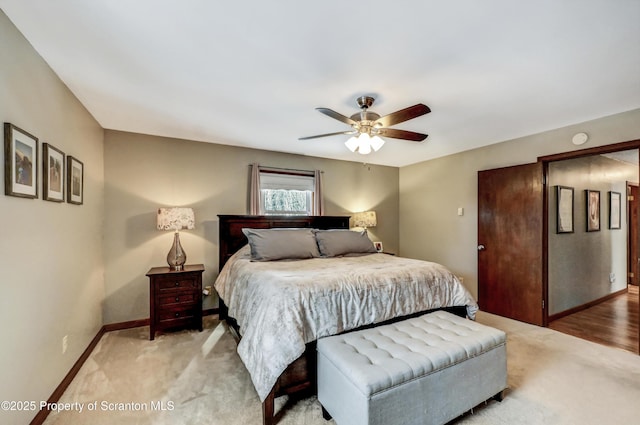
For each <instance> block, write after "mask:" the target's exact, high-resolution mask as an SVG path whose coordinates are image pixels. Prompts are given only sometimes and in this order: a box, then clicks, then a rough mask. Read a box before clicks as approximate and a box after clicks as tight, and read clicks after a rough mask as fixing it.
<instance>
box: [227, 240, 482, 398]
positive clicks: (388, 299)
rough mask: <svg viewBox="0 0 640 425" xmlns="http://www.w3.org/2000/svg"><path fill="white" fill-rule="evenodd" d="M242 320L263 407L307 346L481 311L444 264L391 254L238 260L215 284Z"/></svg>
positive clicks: (247, 360) (240, 255)
mask: <svg viewBox="0 0 640 425" xmlns="http://www.w3.org/2000/svg"><path fill="white" fill-rule="evenodd" d="M215 288H216V290H217V291H218V294H219V295H220V297H221V298H222V299H223V300H224V302H225V303H226V305H227V306H228V308H229V315H230V316H231V317H234V318H235V319H236V320H237V321H238V325H239V326H240V332H241V334H242V339H241V340H240V344H239V345H238V354H239V355H240V358H241V359H242V361H243V362H244V364H245V366H246V367H247V370H248V371H249V373H250V374H251V379H252V380H253V384H254V386H255V387H256V390H257V392H258V395H259V396H260V400H262V401H264V399H265V398H266V397H267V395H268V394H269V392H270V391H271V389H272V388H273V385H274V384H275V383H276V380H277V379H278V377H279V376H280V375H281V374H282V372H283V371H284V370H285V369H286V367H287V366H288V365H289V364H290V363H292V362H293V361H294V360H295V359H297V358H298V357H300V356H301V355H302V353H303V352H304V350H305V344H306V343H308V342H311V341H314V340H316V339H318V338H320V337H324V336H328V335H334V334H337V333H340V332H343V331H346V330H350V329H354V328H357V327H360V326H363V325H368V324H371V323H378V322H381V321H384V320H388V319H392V318H394V317H398V316H404V315H408V314H412V313H415V312H419V311H424V310H429V309H433V308H439V307H448V306H467V315H468V316H469V317H470V318H472V319H473V318H475V313H476V311H477V310H478V306H477V304H476V302H475V300H474V299H473V297H472V296H471V294H470V293H469V292H468V291H467V290H466V289H465V288H464V286H462V284H461V283H460V281H459V280H458V279H457V278H456V277H455V276H454V275H453V274H452V273H451V272H450V271H449V270H448V269H447V268H445V267H444V266H442V265H440V264H437V263H431V262H427V261H420V260H412V259H408V258H401V257H395V256H392V255H387V254H370V255H364V256H358V257H339V258H314V259H309V260H294V261H270V262H252V261H251V260H250V251H249V247H248V246H245V247H244V248H242V249H241V250H240V251H238V252H237V253H236V254H234V255H233V256H232V257H231V258H230V259H229V261H228V262H227V263H226V264H225V267H224V268H223V269H222V271H221V272H220V275H219V276H218V279H217V280H216V283H215Z"/></svg>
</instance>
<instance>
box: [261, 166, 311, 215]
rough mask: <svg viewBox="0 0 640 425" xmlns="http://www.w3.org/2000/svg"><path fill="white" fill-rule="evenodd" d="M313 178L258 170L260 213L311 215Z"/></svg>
mask: <svg viewBox="0 0 640 425" xmlns="http://www.w3.org/2000/svg"><path fill="white" fill-rule="evenodd" d="M314 188H315V178H314V176H313V174H310V175H304V174H302V173H300V174H294V173H284V172H276V171H263V170H260V211H261V212H262V214H266V215H313V203H314Z"/></svg>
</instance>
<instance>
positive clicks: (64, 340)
mask: <svg viewBox="0 0 640 425" xmlns="http://www.w3.org/2000/svg"><path fill="white" fill-rule="evenodd" d="M67 348H69V335H65V336H63V337H62V354H65V353H66V352H67Z"/></svg>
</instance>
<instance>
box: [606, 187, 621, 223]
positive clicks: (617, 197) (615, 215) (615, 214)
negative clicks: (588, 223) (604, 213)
mask: <svg viewBox="0 0 640 425" xmlns="http://www.w3.org/2000/svg"><path fill="white" fill-rule="evenodd" d="M621 199H622V195H621V194H620V192H609V229H621V228H622V224H621V212H620V202H621Z"/></svg>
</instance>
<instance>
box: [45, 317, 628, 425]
mask: <svg viewBox="0 0 640 425" xmlns="http://www.w3.org/2000/svg"><path fill="white" fill-rule="evenodd" d="M478 322H480V323H483V324H487V325H489V326H493V327H496V328H499V329H502V330H504V331H506V332H507V335H508V342H507V353H508V374H509V378H508V385H509V389H508V390H507V391H506V395H505V399H504V401H502V402H501V403H498V402H495V401H491V402H489V403H488V404H487V405H481V406H480V407H478V408H476V409H474V413H473V414H466V415H464V416H463V417H461V418H459V419H457V420H455V421H453V423H454V424H483V425H485V424H486V425H500V424H505V425H513V424H532V425H534V424H535V425H539V424H567V425H568V424H594V425H604V424H617V425H623V424H637V423H640V357H638V356H636V355H634V354H631V353H629V352H626V351H622V350H618V349H615V348H609V347H605V346H601V345H597V344H594V343H591V342H588V341H584V340H580V339H577V338H574V337H571V336H568V335H564V334H561V333H558V332H556V331H553V330H550V329H545V328H539V327H536V326H530V325H526V324H523V323H520V322H516V321H513V320H509V319H504V318H501V317H498V316H494V315H491V314H487V313H482V312H480V313H479V314H478ZM148 336H149V333H148V328H146V327H145V328H137V329H131V330H125V331H117V332H111V333H108V334H106V335H105V336H104V337H103V338H102V340H101V341H100V343H99V344H98V346H97V347H96V349H95V351H94V352H93V354H92V355H91V356H90V358H89V359H88V361H87V362H86V363H85V365H84V366H83V367H82V369H81V370H80V372H79V373H78V375H77V377H76V378H75V379H74V381H73V382H72V384H71V385H70V386H69V388H68V389H67V391H66V392H65V394H64V395H63V397H62V399H61V400H60V402H61V403H69V405H67V406H64V407H67V408H70V409H71V410H69V411H64V412H59V413H51V414H50V415H49V417H48V419H47V421H46V422H45V424H47V425H54V424H55V425H62V424H65V425H75V424H92V425H101V424H105V425H106V424H109V425H112V424H131V425H134V424H136V425H143V424H144V425H146V424H154V425H155V424H167V425H168V424H172V425H174V424H176V425H181V424H192V425H196V424H211V425H214V424H220V425H222V424H224V425H233V424H242V425H245V424H261V418H262V416H261V415H262V411H261V405H260V403H259V400H258V397H257V395H256V393H255V390H254V389H253V386H252V384H251V381H250V379H249V375H248V374H247V372H246V370H245V368H244V365H243V364H242V362H241V360H240V359H239V357H238V356H237V354H236V352H235V347H236V346H235V342H234V340H233V338H232V337H231V336H230V335H229V333H228V332H227V331H226V329H225V327H224V325H222V324H220V323H219V322H218V321H217V320H216V318H215V317H208V318H206V319H205V330H204V331H203V332H195V331H182V332H176V333H170V334H166V335H161V336H157V337H156V339H155V341H149V340H148ZM119 403H122V404H119ZM136 403H137V404H136ZM283 405H284V407H283ZM80 407H82V409H83V411H82V412H80V411H79V409H80ZM163 408H164V409H165V410H162V409H163ZM276 408H279V409H281V420H280V422H279V423H280V424H282V425H330V424H333V423H334V422H333V421H330V422H327V421H324V420H323V419H322V415H321V412H320V406H319V404H318V402H317V400H316V398H315V397H309V398H306V399H302V400H299V401H297V402H295V403H293V402H288V403H286V404H285V400H284V399H283V398H281V399H279V400H278V403H277V405H276ZM90 409H93V410H90ZM345 425H348V424H345Z"/></svg>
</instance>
